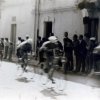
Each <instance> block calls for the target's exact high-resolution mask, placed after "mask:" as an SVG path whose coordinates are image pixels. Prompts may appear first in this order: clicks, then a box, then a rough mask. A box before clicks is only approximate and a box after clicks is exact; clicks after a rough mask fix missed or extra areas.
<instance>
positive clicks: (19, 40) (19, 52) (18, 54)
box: [16, 37, 22, 58]
mask: <svg viewBox="0 0 100 100" xmlns="http://www.w3.org/2000/svg"><path fill="white" fill-rule="evenodd" d="M21 42H22V39H21V37H18V41H17V46H18V45H20V44H21ZM16 55H17V57H18V58H21V49H20V48H17V53H16Z"/></svg>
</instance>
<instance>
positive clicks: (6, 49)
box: [4, 46, 9, 59]
mask: <svg viewBox="0 0 100 100" xmlns="http://www.w3.org/2000/svg"><path fill="white" fill-rule="evenodd" d="M8 48H9V47H8V46H5V51H4V54H5V56H4V58H5V59H6V58H7V56H8Z"/></svg>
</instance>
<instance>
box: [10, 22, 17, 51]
mask: <svg viewBox="0 0 100 100" xmlns="http://www.w3.org/2000/svg"><path fill="white" fill-rule="evenodd" d="M16 27H17V25H16V24H11V36H10V41H11V42H12V43H13V50H14V51H15V48H16Z"/></svg>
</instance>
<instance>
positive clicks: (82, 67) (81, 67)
mask: <svg viewBox="0 0 100 100" xmlns="http://www.w3.org/2000/svg"><path fill="white" fill-rule="evenodd" d="M85 59H86V57H85V56H83V55H80V59H79V66H78V67H79V68H78V71H82V72H85V69H86V68H85Z"/></svg>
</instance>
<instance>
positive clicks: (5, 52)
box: [4, 38, 9, 59]
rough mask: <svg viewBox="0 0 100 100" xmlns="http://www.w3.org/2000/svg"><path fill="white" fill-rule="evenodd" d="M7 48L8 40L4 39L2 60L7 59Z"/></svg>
mask: <svg viewBox="0 0 100 100" xmlns="http://www.w3.org/2000/svg"><path fill="white" fill-rule="evenodd" d="M8 48H9V41H8V38H5V41H4V59H7V56H8Z"/></svg>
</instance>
